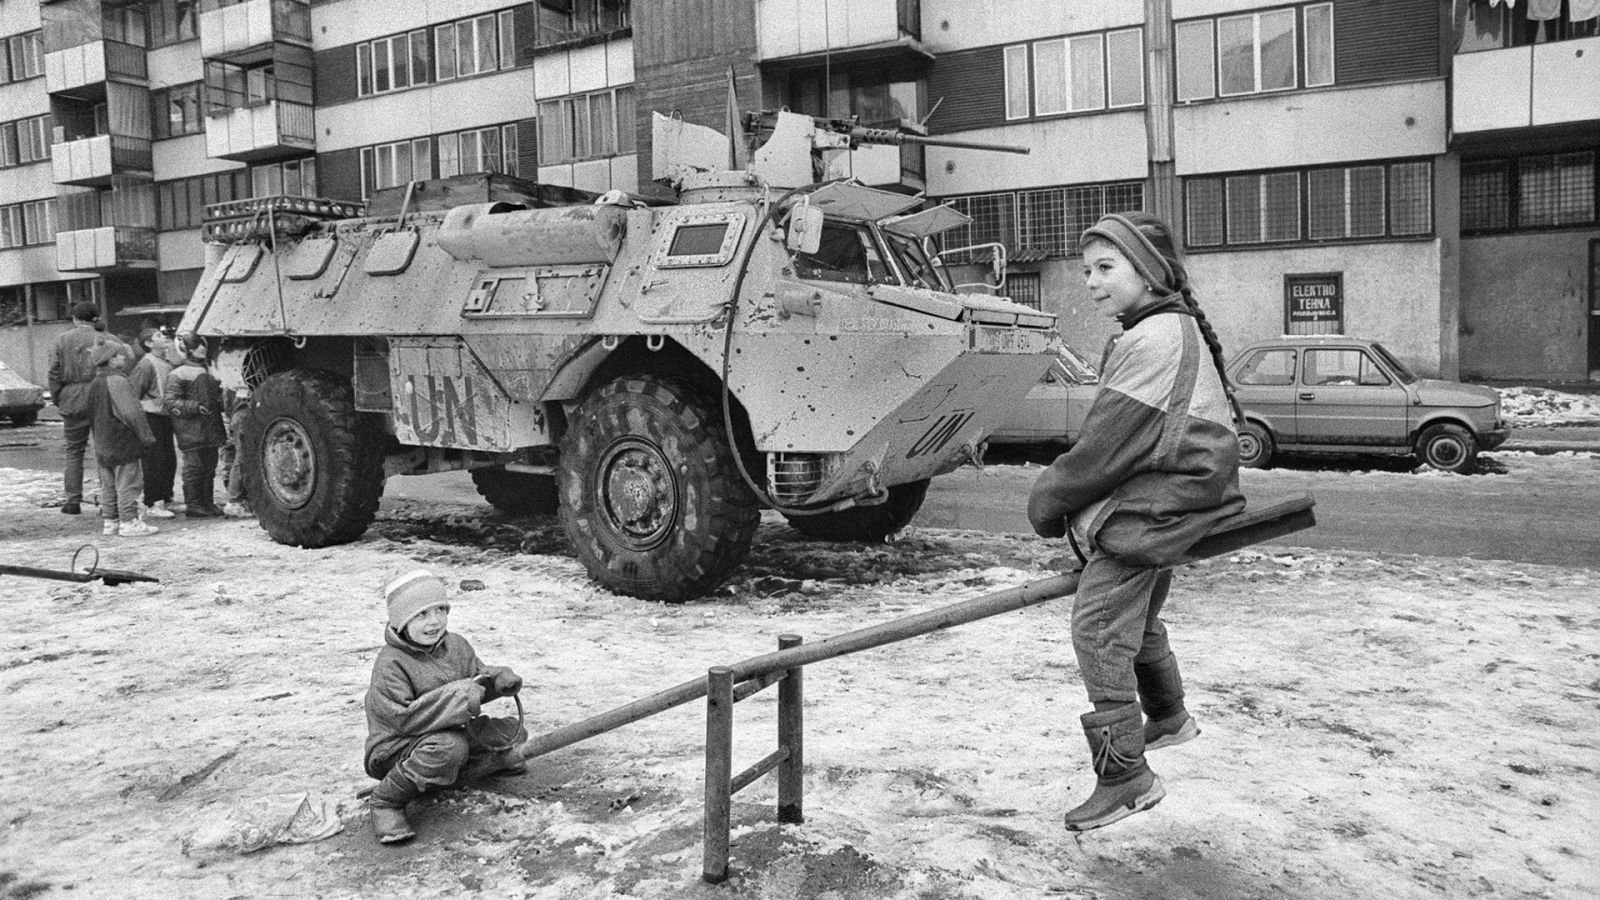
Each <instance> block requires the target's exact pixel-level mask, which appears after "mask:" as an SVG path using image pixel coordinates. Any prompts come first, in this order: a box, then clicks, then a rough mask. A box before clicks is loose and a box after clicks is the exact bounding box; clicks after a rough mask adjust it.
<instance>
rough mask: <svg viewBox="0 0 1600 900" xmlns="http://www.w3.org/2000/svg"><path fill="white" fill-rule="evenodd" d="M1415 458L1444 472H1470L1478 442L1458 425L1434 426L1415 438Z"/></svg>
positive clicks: (1475, 459)
mask: <svg viewBox="0 0 1600 900" xmlns="http://www.w3.org/2000/svg"><path fill="white" fill-rule="evenodd" d="M1417 458H1418V459H1420V460H1422V461H1423V462H1425V463H1427V464H1428V465H1430V466H1432V467H1433V468H1435V469H1439V470H1442V471H1445V472H1467V471H1471V469H1472V465H1473V463H1475V462H1477V460H1478V442H1477V441H1476V440H1474V439H1473V437H1472V433H1471V432H1469V431H1467V430H1466V429H1465V428H1462V427H1461V426H1460V425H1435V426H1433V427H1432V428H1429V429H1428V430H1426V431H1424V432H1422V436H1421V437H1419V438H1417Z"/></svg>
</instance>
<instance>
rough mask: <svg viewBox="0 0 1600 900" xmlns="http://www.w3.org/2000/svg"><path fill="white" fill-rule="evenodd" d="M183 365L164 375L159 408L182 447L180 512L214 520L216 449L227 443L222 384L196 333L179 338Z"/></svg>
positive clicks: (216, 513) (216, 511) (216, 510)
mask: <svg viewBox="0 0 1600 900" xmlns="http://www.w3.org/2000/svg"><path fill="white" fill-rule="evenodd" d="M179 343H180V346H182V348H183V352H184V359H183V363H182V364H181V365H179V366H178V367H177V368H175V369H173V370H172V374H170V375H168V376H167V389H166V391H165V393H164V394H163V395H162V401H161V408H162V409H163V410H165V411H166V414H167V416H168V417H170V418H171V419H172V433H173V436H174V437H176V438H177V440H178V449H179V450H181V451H183V502H184V515H186V516H188V517H190V518H192V519H193V518H205V519H209V518H216V517H218V516H221V515H222V514H223V513H222V509H221V508H220V507H218V506H217V503H216V489H217V486H216V478H217V450H218V448H220V447H221V446H222V445H223V444H224V443H226V442H227V440H228V436H227V433H226V431H225V430H224V429H223V426H222V385H221V384H219V383H218V382H217V379H216V376H214V375H212V374H211V370H210V368H209V366H208V356H209V352H208V351H207V349H206V343H205V341H204V340H203V339H201V337H200V336H199V335H197V334H185V335H180V336H179Z"/></svg>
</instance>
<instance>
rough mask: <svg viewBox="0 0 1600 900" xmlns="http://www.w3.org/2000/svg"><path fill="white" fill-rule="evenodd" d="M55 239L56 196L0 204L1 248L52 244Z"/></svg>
mask: <svg viewBox="0 0 1600 900" xmlns="http://www.w3.org/2000/svg"><path fill="white" fill-rule="evenodd" d="M55 239H56V201H55V198H54V197H51V198H47V199H44V200H30V201H28V202H27V203H13V204H11V205H10V206H0V249H10V248H12V247H26V246H29V245H31V244H50V243H54V242H55Z"/></svg>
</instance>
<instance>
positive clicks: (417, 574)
mask: <svg viewBox="0 0 1600 900" xmlns="http://www.w3.org/2000/svg"><path fill="white" fill-rule="evenodd" d="M383 598H384V600H385V601H387V602H388V604H389V625H390V627H392V628H393V629H394V630H395V631H400V630H402V629H404V628H405V627H406V623H407V622H409V621H411V620H412V618H414V617H415V616H416V615H417V613H420V612H422V611H423V610H425V609H427V608H428V607H430V606H437V605H439V604H440V603H448V602H450V601H449V600H448V598H446V597H445V593H444V582H443V581H440V580H439V576H437V575H435V574H433V573H432V572H429V571H428V570H427V569H424V568H421V567H416V568H409V569H402V570H400V572H399V573H398V574H396V575H394V576H392V577H390V578H389V580H388V581H387V582H385V583H384V585H383Z"/></svg>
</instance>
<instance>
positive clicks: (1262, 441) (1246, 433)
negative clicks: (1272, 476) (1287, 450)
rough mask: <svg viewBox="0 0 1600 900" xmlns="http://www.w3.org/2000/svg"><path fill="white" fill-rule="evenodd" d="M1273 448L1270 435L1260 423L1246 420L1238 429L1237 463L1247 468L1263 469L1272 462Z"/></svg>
mask: <svg viewBox="0 0 1600 900" xmlns="http://www.w3.org/2000/svg"><path fill="white" fill-rule="evenodd" d="M1275 449H1276V448H1274V447H1273V444H1272V435H1270V434H1268V433H1267V429H1265V428H1263V427H1261V426H1260V425H1257V424H1256V423H1254V422H1246V423H1244V427H1242V428H1240V429H1239V465H1241V466H1244V467H1245V468H1247V469H1265V468H1266V467H1267V465H1268V464H1269V463H1271V462H1272V454H1273V451H1274V450H1275Z"/></svg>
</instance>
